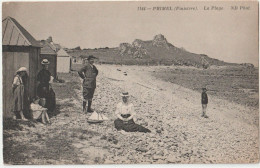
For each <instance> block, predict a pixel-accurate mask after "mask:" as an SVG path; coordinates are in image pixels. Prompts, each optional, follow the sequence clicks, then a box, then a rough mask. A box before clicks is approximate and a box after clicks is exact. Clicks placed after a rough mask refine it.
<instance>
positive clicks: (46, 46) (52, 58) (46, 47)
mask: <svg viewBox="0 0 260 168" xmlns="http://www.w3.org/2000/svg"><path fill="white" fill-rule="evenodd" d="M40 44H41V46H42V48H41V53H40V61H39V65H38V66H39V68H40V69H41V68H42V65H41V61H42V60H43V59H48V60H49V62H50V64H49V67H48V70H49V71H50V73H51V75H52V76H53V77H54V79H56V77H57V53H56V47H55V46H53V45H52V44H50V43H49V42H47V41H46V40H42V41H40Z"/></svg>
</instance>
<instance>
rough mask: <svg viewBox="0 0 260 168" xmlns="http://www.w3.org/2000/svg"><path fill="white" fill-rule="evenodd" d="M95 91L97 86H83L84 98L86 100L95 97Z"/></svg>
mask: <svg viewBox="0 0 260 168" xmlns="http://www.w3.org/2000/svg"><path fill="white" fill-rule="evenodd" d="M94 92H95V88H87V87H83V98H84V100H91V99H93V96H94Z"/></svg>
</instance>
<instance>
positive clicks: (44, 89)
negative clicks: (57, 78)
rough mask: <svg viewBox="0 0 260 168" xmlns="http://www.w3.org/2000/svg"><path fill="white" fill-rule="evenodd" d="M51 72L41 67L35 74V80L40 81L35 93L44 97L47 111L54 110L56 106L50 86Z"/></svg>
mask: <svg viewBox="0 0 260 168" xmlns="http://www.w3.org/2000/svg"><path fill="white" fill-rule="evenodd" d="M50 79H51V73H50V71H48V70H45V69H42V70H41V71H40V72H39V73H38V75H37V81H39V82H40V84H39V86H38V88H37V94H38V96H39V97H40V98H45V99H46V105H45V106H44V107H46V108H47V109H48V110H49V111H54V110H55V108H56V98H55V97H56V96H55V92H54V91H53V89H52V88H50V84H49V81H50Z"/></svg>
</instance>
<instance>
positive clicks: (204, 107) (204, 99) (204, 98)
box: [201, 88, 208, 118]
mask: <svg viewBox="0 0 260 168" xmlns="http://www.w3.org/2000/svg"><path fill="white" fill-rule="evenodd" d="M206 92H207V89H206V88H202V93H201V104H202V115H201V117H204V118H208V116H207V115H206V110H207V104H208V95H207V93H206Z"/></svg>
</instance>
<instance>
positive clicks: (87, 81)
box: [78, 55, 98, 113]
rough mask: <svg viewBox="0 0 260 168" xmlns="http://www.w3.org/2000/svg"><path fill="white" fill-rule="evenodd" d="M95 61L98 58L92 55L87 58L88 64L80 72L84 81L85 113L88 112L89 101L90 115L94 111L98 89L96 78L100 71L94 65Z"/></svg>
mask: <svg viewBox="0 0 260 168" xmlns="http://www.w3.org/2000/svg"><path fill="white" fill-rule="evenodd" d="M94 59H96V57H94V56H93V55H90V56H89V57H88V58H87V60H88V62H87V63H86V64H85V65H84V67H83V68H81V69H80V70H79V72H78V74H79V76H80V77H81V78H82V79H83V84H82V87H83V112H86V104H87V101H88V109H87V112H90V113H91V112H93V111H94V110H93V109H91V104H92V99H93V95H94V91H95V89H96V77H97V75H98V70H97V68H96V66H95V65H93V64H94Z"/></svg>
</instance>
